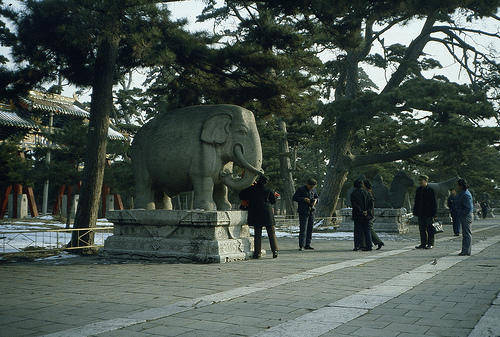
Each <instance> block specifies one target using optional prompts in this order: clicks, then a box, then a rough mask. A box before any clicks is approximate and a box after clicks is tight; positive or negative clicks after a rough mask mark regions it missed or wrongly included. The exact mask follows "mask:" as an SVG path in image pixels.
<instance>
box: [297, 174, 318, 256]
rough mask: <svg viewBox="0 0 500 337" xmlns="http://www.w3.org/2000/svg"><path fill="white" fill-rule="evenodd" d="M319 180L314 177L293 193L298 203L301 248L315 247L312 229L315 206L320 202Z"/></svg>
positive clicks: (311, 248)
mask: <svg viewBox="0 0 500 337" xmlns="http://www.w3.org/2000/svg"><path fill="white" fill-rule="evenodd" d="M317 184H318V183H317V181H316V180H314V179H309V180H307V183H306V184H305V185H304V186H301V187H299V188H297V190H296V191H295V194H294V195H293V201H296V202H297V203H298V209H297V212H298V213H299V225H300V232H299V250H303V249H310V250H313V249H314V248H313V247H311V240H312V231H313V224H314V211H315V208H314V206H315V205H316V203H317V202H318V194H317V193H316V190H315V187H316V185H317Z"/></svg>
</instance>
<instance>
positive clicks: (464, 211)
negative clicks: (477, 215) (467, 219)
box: [456, 190, 474, 216]
mask: <svg viewBox="0 0 500 337" xmlns="http://www.w3.org/2000/svg"><path fill="white" fill-rule="evenodd" d="M456 210H457V215H458V216H466V215H469V214H470V213H472V212H473V210H474V204H473V201H472V194H471V193H470V192H469V190H465V191H462V192H460V193H459V194H458V195H457V198H456Z"/></svg>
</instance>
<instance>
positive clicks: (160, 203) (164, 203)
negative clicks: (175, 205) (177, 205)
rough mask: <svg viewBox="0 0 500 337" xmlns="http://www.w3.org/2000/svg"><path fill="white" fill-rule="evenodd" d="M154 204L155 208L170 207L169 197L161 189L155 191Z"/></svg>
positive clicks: (169, 208)
mask: <svg viewBox="0 0 500 337" xmlns="http://www.w3.org/2000/svg"><path fill="white" fill-rule="evenodd" d="M155 206H156V209H168V210H171V209H172V200H171V199H170V197H169V196H168V195H167V194H166V193H165V192H163V191H156V192H155Z"/></svg>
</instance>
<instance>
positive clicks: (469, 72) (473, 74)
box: [430, 38, 478, 83]
mask: <svg viewBox="0 0 500 337" xmlns="http://www.w3.org/2000/svg"><path fill="white" fill-rule="evenodd" d="M430 41H434V42H439V43H441V44H442V45H443V46H444V47H445V48H446V49H447V50H448V52H449V53H450V55H451V57H453V59H455V61H457V62H458V64H460V66H461V67H462V68H464V69H465V71H466V72H467V75H468V76H469V80H470V81H471V83H475V78H476V77H478V75H477V74H476V72H475V71H473V70H472V69H470V68H469V65H468V64H466V62H463V61H462V60H461V59H460V58H459V57H458V56H457V55H456V54H455V53H454V52H453V50H452V49H451V48H450V46H449V45H448V43H447V42H449V41H446V40H443V39H438V38H431V39H430Z"/></svg>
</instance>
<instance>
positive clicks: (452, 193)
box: [447, 188, 460, 236]
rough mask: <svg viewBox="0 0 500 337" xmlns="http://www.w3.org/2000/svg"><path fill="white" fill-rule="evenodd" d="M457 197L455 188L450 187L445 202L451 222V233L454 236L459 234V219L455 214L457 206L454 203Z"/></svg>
mask: <svg viewBox="0 0 500 337" xmlns="http://www.w3.org/2000/svg"><path fill="white" fill-rule="evenodd" d="M456 199H457V190H456V189H455V188H452V189H450V195H449V196H448V200H447V204H448V209H449V210H450V215H451V223H452V224H453V233H454V234H455V236H459V235H460V220H459V219H458V215H457V207H456V205H455V203H456Z"/></svg>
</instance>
